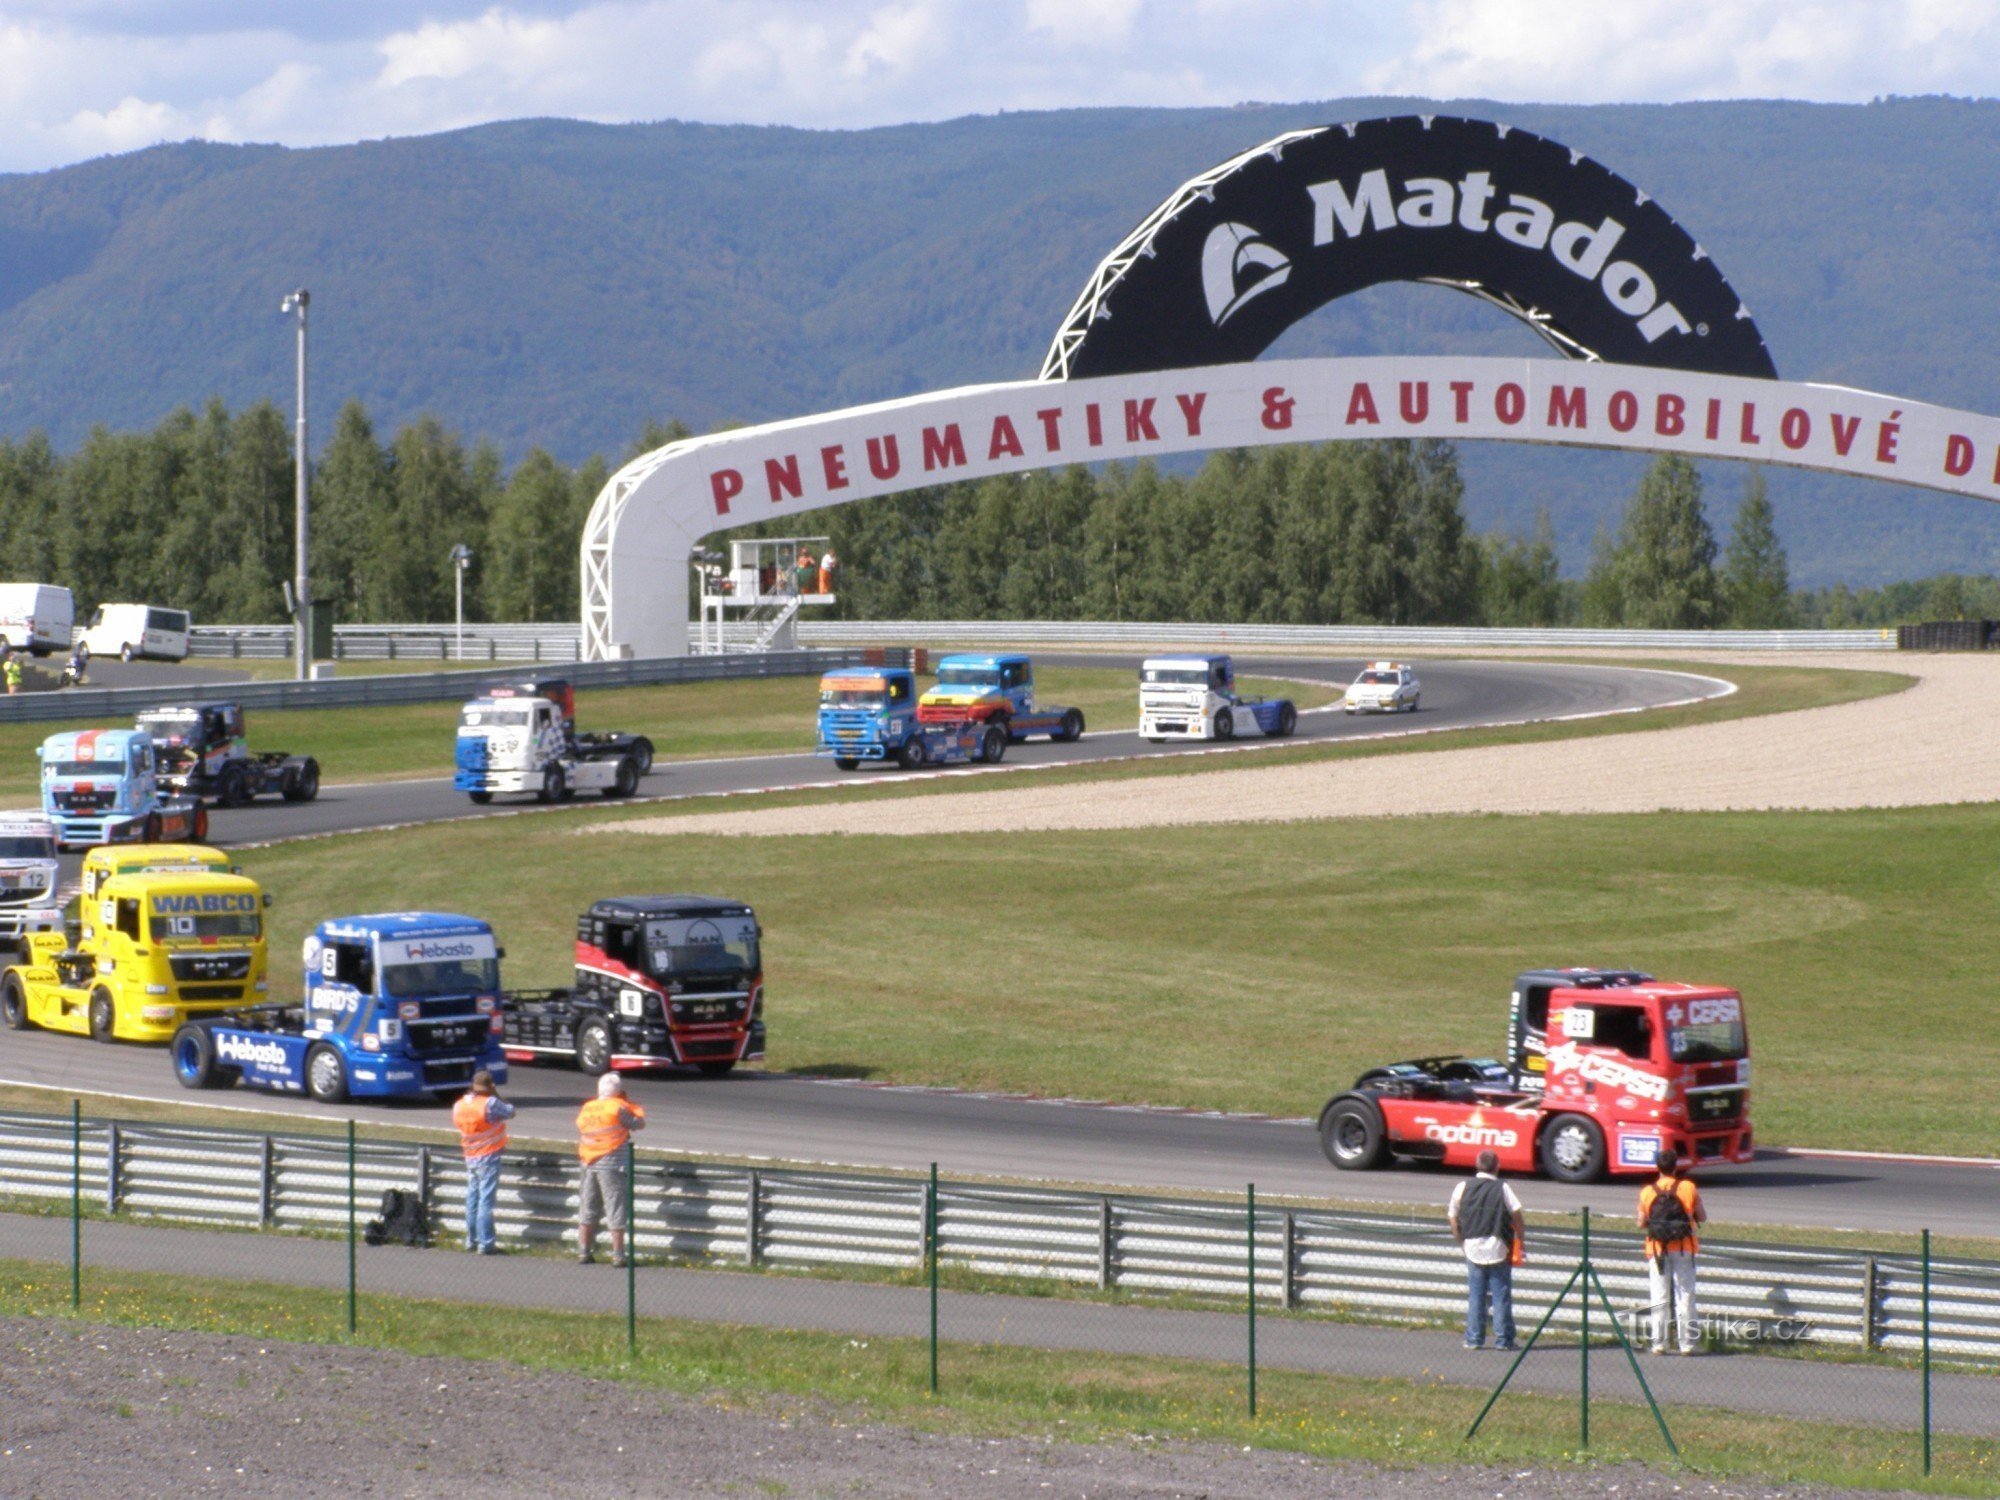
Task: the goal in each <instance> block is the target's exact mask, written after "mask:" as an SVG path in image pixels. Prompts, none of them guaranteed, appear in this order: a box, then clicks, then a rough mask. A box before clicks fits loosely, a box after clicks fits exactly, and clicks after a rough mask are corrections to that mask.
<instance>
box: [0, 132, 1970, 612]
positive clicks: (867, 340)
mask: <svg viewBox="0 0 2000 1500" xmlns="http://www.w3.org/2000/svg"><path fill="white" fill-rule="evenodd" d="M1417 110H1450V111H1451V112H1454V113H1463V114H1470V115H1476V116H1482V117H1489V118H1497V119H1502V120H1506V121H1509V122H1512V123H1514V124H1516V125H1519V126H1522V127H1524V128H1527V129H1531V130H1535V131H1538V132H1541V133H1543V134H1546V135H1550V136H1553V137H1554V138H1556V139H1558V140H1561V141H1564V142H1565V143H1567V144H1569V145H1572V146H1574V147H1577V148H1579V149H1581V150H1583V151H1586V152H1588V153H1590V154H1591V155H1593V156H1595V157H1597V158H1598V159H1599V160H1601V161H1603V162H1605V163H1606V164H1607V165H1609V166H1611V167H1612V168H1613V169H1614V170H1616V171H1618V172H1620V173H1622V174H1623V175H1625V176H1626V177H1628V178H1630V179H1632V180H1633V181H1634V182H1636V183H1638V184H1640V185H1641V186H1642V187H1644V188H1645V189H1646V190H1647V191H1648V192H1650V193H1652V194H1653V196H1655V197H1656V198H1658V199H1659V200H1660V201H1661V202H1662V203H1663V204H1665V205H1666V207H1667V208H1668V210H1669V211H1670V212H1671V213H1673V214H1674V215H1675V216H1676V217H1677V218H1678V219H1680V220H1681V222H1682V223H1683V224H1685V225H1686V226H1688V228H1689V229H1690V230H1691V231H1692V232H1693V233H1694V234H1695V236H1696V238H1697V239H1699V240H1700V241H1701V242H1702V244H1703V245H1704V246H1705V247H1706V248H1707V249H1708V251H1709V252H1710V253H1711V254H1712V255H1713V256H1714V257H1715V258H1716V260H1717V261H1718V263H1719V264H1720V265H1721V266H1722V267H1723V269H1724V270H1725V272H1727V274H1728V275H1729V276H1730V277H1731V279H1732V280H1733V281H1734V283H1735V285H1736V286H1737V288H1738V289H1739V291H1741V292H1742V293H1743V295H1744V296H1745V298H1746V299H1747V300H1748V302H1749V304H1750V306H1751V308H1752V310H1753V311H1754V312H1755V314H1756V315H1757V318H1758V320H1759V323H1760V325H1761V327H1762V329H1763V331H1764V335H1765V337H1766V339H1767V341H1768V342H1769V345H1770V347H1771V349H1772V351H1773V353H1774V355H1775V356H1776V358H1777V361H1778V364H1779V368H1780V371H1781V372H1782V373H1783V374H1784V375H1785V376H1787V377H1788V378H1793V379H1810V380H1822V381H1831V382H1837V383H1841V384H1849V385H1858V386H1864V387H1871V388H1874V389H1879V390H1885V391H1889V392H1892V393H1894V394H1897V395H1903V396H1908V397H1911V398H1915V399H1924V400H1930V401H1938V402H1943V403H1947V404H1951V405H1961V406H1967V407H1972V408H1974V409H1978V410H1983V411H2000V275H1996V274H1995V273H1996V270H2000V201H1996V200H2000V171H1996V170H1995V169H1996V166H2000V103H1996V102H1989V101H1974V102H1967V101H1959V100H1949V99H1915V100H1890V101H1886V102H1878V103H1875V104H1871V105H1866V106H1835V105H1807V104H1787V103H1757V102H1751V103H1723V104H1688V105H1674V106H1599V107H1545V106H1522V105H1500V104H1493V103H1488V102H1480V101H1453V102H1451V103H1449V104H1439V103H1435V102H1433V103H1425V102H1422V101H1413V100H1366V101H1352V100H1349V101H1333V102H1325V103H1319V104H1307V105H1286V106H1263V105H1257V106H1244V107H1239V108H1236V109H1227V110H1221V109H1218V110H1090V111H1073V112H1065V113H1057V114H1016V115H1003V116H998V117H992V118H980V119H965V120H957V121H951V122H947V123H943V124H937V125H912V126H902V127H896V128H892V129H881V130H870V131H859V132H813V131H801V130H790V129H762V128H748V127H719V126H702V125H687V124H679V123H665V124H655V125H632V126H599V125H587V124H579V123H575V122H566V121H552V120H531V121H518V122H513V123H509V124H504V125H493V126H485V127H481V128H478V129H472V130H465V131H458V132H454V133H451V134H446V135H438V136H429V137H423V138H418V139H410V140H399V141H382V142H370V143H364V144H360V145H354V146H343V147H332V148H323V149H315V150H287V149H281V148H277V147H268V146H250V147H231V146H213V145H202V144H186V145H179V146H166V147H159V148H156V149H153V150H149V151H142V152H138V153H135V154H132V155H129V156H123V157H113V158H106V159H103V160H99V161H94V162H89V163H85V164H82V165H79V166H74V167H69V168H65V169H62V170H60V171H54V172H47V173H39V174H33V175H16V176H8V177H0V435H19V434H22V433H25V432H26V431H28V430H30V429H32V428H36V427H42V428H45V429H47V430H48V431H49V432H50V434H51V435H52V436H53V437H54V439H55V440H56V442H57V444H58V445H59V446H62V447H67V446H69V445H71V444H73V443H74V442H75V441H76V440H77V439H78V438H79V437H80V436H81V435H82V433H83V432H84V431H85V430H87V428H88V427H89V426H90V425H91V424H92V423H96V422H103V423H107V424H110V425H112V426H114V427H149V426H151V425H152V424H153V423H155V422H156V421H158V420H159V418H160V417H161V416H162V415H163V414H164V413H165V412H166V411H168V410H169V409H171V408H172V407H174V406H176V405H180V404H183V403H192V402H198V401H199V400H201V399H202V398H204V397H206V396H209V395H211V394H214V395H220V396H221V397H223V398H224V399H225V400H226V401H228V402H229V403H230V404H231V405H232V406H240V405H243V404H247V403H249V402H251V401H254V400H256V399H258V398H259V397H271V398H273V399H276V400H278V401H279V402H280V403H281V404H284V405H286V406H289V397H290V390H291V349H292V345H291V337H290V330H289V324H288V323H287V321H286V320H285V319H284V318H282V317H281V316H280V314H279V311H278V302H279V299H280V297H281V295H282V294H283V293H284V292H285V291H286V290H288V289H290V288H291V287H294V286H298V285H305V286H309V287H310V288H311V289H312V292H313V315H314V332H313V361H314V368H313V379H314V402H313V418H314V422H315V433H316V435H317V436H319V437H322V438H323V437H324V436H325V434H327V433H328V432H329V431H330V427H331V417H332V415H333V412H334V410H335V409H336V407H337V406H338V404H339V403H340V402H341V401H342V400H345V399H347V398H349V397H358V398H360V399H361V400H362V401H363V402H364V403H365V404H366V405H367V406H368V408H369V410H370V411H371V413H372V414H373V415H374V416H375V418H376V420H377V422H378V423H379V424H381V425H382V426H383V427H384V428H388V427H393V426H395V425H397V424H400V423H401V422H403V421H405V420H407V419H409V418H411V417H414V416H416V415H418V414H419V413H423V412H432V413H435V414H436V415H437V416H439V417H440V418H441V419H442V420H443V421H444V422H445V423H447V424H448V425H450V426H452V427H455V428H457V429H458V430H459V431H461V432H462V433H464V434H465V435H466V436H467V437H468V438H472V437H491V438H493V439H495V440H496V441H497V442H498V443H499V444H500V445H501V447H502V449H503V450H504V451H505V452H506V453H507V454H508V455H509V456H510V457H515V456H518V455H519V454H521V453H522V452H524V451H525V450H526V449H527V448H528V447H529V446H531V445H535V444H540V445H542V446H544V447H547V448H549V449H550V450H552V451H553V452H555V453H556V454H557V455H559V456H561V457H563V458H565V459H567V460H571V461H574V460H578V459H581V458H582V457H583V456H585V455H586V454H588V453H591V452H605V453H610V454H616V453H619V452H622V451H623V450H624V449H625V448H626V446H627V445H628V444H629V443H630V442H631V441H632V439H633V437H634V436H635V435H636V434H637V433H638V431H639V430H640V428H641V427H642V425H643V424H644V423H645V422H646V421H647V420H648V419H654V418H661V419H664V418H669V417H678V418H680V419H681V420H683V421H685V422H687V423H688V424H689V425H691V426H693V427H695V428H696V429H697V430H699V429H702V428H704V427H707V426H709V425H711V424H714V423H717V422H724V421H755V420H760V419H765V418H773V417H782V416H790V415H795V414H800V413H805V412H811V411H817V410H822V409H826V408H828V407H831V406H836V405H842V404H847V403H851V402H858V401H865V400H872V399H878V398H882V397H888V396H895V395H900V394H906V393H909V392H914V391H920V390H926V389H932V388H936V387H940V386H946V385H952V384H958V383H962V382H967V381H974V380H986V379H1005V378H1012V377H1021V376H1027V375H1032V374H1033V373H1034V372H1035V370H1036V368H1037V367H1038V365H1039V362H1040V359H1041V355H1042V352H1043V350H1044V348H1045V347H1046V345H1047V342H1048V340H1049V337H1050V335H1051V334H1052V333H1053V331H1054V329H1055V326H1056V324H1057V322H1058V321H1059V320H1060V318H1061V317H1062V315H1063V313H1064V312H1065V311H1066V310H1067V308H1068V305H1069V303H1070V301H1071V300H1072V299H1073V297H1074V296H1075V294H1076V292H1077V290H1078V288H1079V287H1080V286H1081V284H1082V282H1083V280H1084V278H1085V276H1086V275H1087V274H1088V273H1089V271H1090V269H1091V267H1092V266H1093V265H1094V264H1095V263H1096V261H1097V260H1098V259H1099V257H1100V256H1102V254H1103V253H1104V252H1105V251H1106V250H1108V249H1109V248H1110V247H1111V246H1112V245H1113V244H1114V243H1115V242H1116V241H1117V240H1118V238H1119V237H1120V236H1121V235H1122V234H1123V233H1124V231H1125V230H1126V229H1127V228H1129V227H1130V226H1131V225H1132V224H1133V223H1134V222H1135V221H1136V220H1137V219H1138V218H1139V217H1141V216H1142V215H1143V214H1144V213H1145V212H1146V211H1147V210H1149V209H1150V208H1151V207H1152V206H1153V205H1154V204H1155V203H1156V202H1158V201H1159V199H1160V198H1162V197H1163V196H1164V195H1165V194H1166V193H1167V192H1169V191H1170V190H1171V189H1172V188H1173V187H1174V186H1176V185H1177V184H1178V183H1179V182H1181V181H1182V180H1183V179H1185V178H1186V177H1188V176H1190V175H1192V174H1193V173H1194V172H1195V171H1197V170H1199V169H1200V168H1202V167H1204V166H1207V165H1209V164H1211V163H1213V162H1215V161H1217V160H1220V159H1221V158H1223V157H1224V156H1226V155H1229V154H1231V153H1233V152H1235V151H1238V150H1240V149H1242V148H1243V147H1245V146H1246V145H1250V144H1254V143H1255V142H1256V141H1259V140H1261V139H1264V138H1265V137H1267V136H1270V135H1272V134H1275V133H1277V132H1278V131H1280V130H1284V129H1289V128H1293V127H1296V126H1299V125H1302V124H1309V123H1317V122H1325V121H1339V120H1343V119H1351V118H1357V117H1360V116H1362V115H1369V114H1384V113H1403V112H1410V111H1417ZM1541 349H1542V346H1541V345H1540V344H1539V342H1538V341H1535V340H1533V339H1532V338H1531V336H1529V335H1528V334H1527V333H1526V332H1525V331H1524V330H1522V329H1521V328H1520V327H1519V326H1518V325H1515V324H1513V323H1511V322H1509V321H1508V320H1506V319H1505V318H1503V317H1502V316H1501V315H1499V314H1498V313H1495V312H1493V311H1491V310H1490V309H1487V308H1484V307H1482V306H1481V305H1479V304H1477V303H1475V302H1473V301H1472V300H1471V299H1468V298H1463V297H1457V296H1454V295H1452V294H1449V293H1447V292H1443V291H1440V290H1436V289H1433V288H1421V287H1408V288H1394V289H1385V290H1381V291H1378V292H1376V293H1374V294H1370V295H1368V296H1364V297H1361V298H1355V299H1350V300H1349V301H1347V302H1345V303H1342V304H1337V305H1336V306H1334V307H1332V308H1329V309H1326V310H1324V311H1322V312H1321V313H1320V314H1318V315H1317V316H1316V317H1314V318H1313V319H1311V320H1310V321H1309V322H1308V323H1307V324H1306V325H1303V326H1301V327H1300V328H1297V329H1295V330H1293V332H1292V333H1291V334H1289V335H1287V337H1286V339H1285V341H1284V345H1283V351H1284V352H1289V353H1368V352H1376V351H1394V352H1411V353H1427V352H1443V351H1467V352H1508V351H1513V352H1540V351H1541ZM1466 457H1467V465H1466V470H1467V477H1468V482H1469V493H1468V496H1467V509H1468V512H1469V514H1470V515H1471V518H1472V520H1473V522H1474V524H1475V525H1477V526H1480V527H1482V528H1483V527H1489V526H1492V525H1496V524H1507V525H1518V526H1525V525H1526V523H1527V521H1528V519H1529V518H1530V517H1531V516H1532V515H1533V512H1534V510H1535V508H1536V507H1537V506H1539V505H1544V504H1546V505H1548V506H1549V507H1550V509H1551V511H1552V512H1553V514H1554V516H1555V518H1556V522H1557V531H1558V536H1559V540H1560V541H1561V544H1562V547H1563V554H1564V561H1565V564H1566V565H1567V567H1568V568H1569V569H1571V570H1573V571H1574V570H1580V569H1581V567H1582V566H1583V564H1584V561H1585V555H1586V550H1587V547H1588V542H1589V538H1590V534H1591V532H1592V530H1593V529H1594V528H1595V527H1596V525H1597V524H1598V523H1599V521H1600V520H1603V519H1605V518H1608V517H1613V516H1615V514H1616V511H1617V507H1618V505H1619V504H1620V503H1621V502H1622V499H1623V497H1624V496H1625V495H1626V494H1627V493H1629V491H1630V489H1631V487H1632V484H1633V483H1634V482H1635V480H1636V476H1637V473H1638V471H1639V469H1640V467H1641V466H1642V465H1641V463H1640V462H1639V461H1638V460H1633V459H1625V458H1619V457H1616V456H1611V455H1603V454H1586V453H1575V454H1569V453H1556V454H1549V453H1536V452H1530V451H1527V450H1522V449H1506V448H1501V449H1494V450H1479V451H1473V452H1469V453H1468V454H1467V455H1466ZM1709 477H1710V481H1711V499H1712V503H1713V505H1714V508H1715V510H1716V512H1717V524H1718V526H1722V525H1726V523H1727V519H1728V514H1729V512H1730V510H1731V508H1732V507H1733V503H1734V496H1735V493H1736V491H1737V488H1738V485H1739V483H1740V480H1739V478H1738V476H1737V475H1735V474H1733V473H1731V472H1729V471H1728V470H1727V468H1726V467H1724V468H1721V469H1718V470H1717V471H1715V472H1712V473H1711V474H1710V476H1709ZM1770 486H1771V492H1772V497H1773V499H1774V501H1775V502H1776V504H1777V506H1778V514H1779V521H1780V526H1781V530H1782V532H1783V535H1784V538H1785V541H1786V543H1787V545H1788V546H1789V547H1790V549H1791V552H1792V559H1793V565H1794V568H1793V572H1794V578H1795V579H1796V580H1797V581H1798V582H1800V583H1807V584H1810V583H1816V582H1822V581H1831V580H1835V579H1845V580H1848V581H1852V582H1872V581H1878V580H1881V579H1884V578H1892V577H1902V576H1913V575H1917V574H1923V573H1930V572H1936V571H1940V570H1944V569H1957V570H1962V571H1987V570H1996V569H2000V514H1996V513H1995V512H1993V511H1992V510H1991V509H1990V508H1989V507H1987V506H1985V505H1984V504H1982V503H1980V502H1976V501H1969V500H1952V499H1949V498H1946V497H1942V496H1926V495H1923V494H1921V493H1912V492H1899V491H1895V490H1891V489H1889V488H1886V487H1882V486H1875V485H1867V484H1864V483H1862V482H1859V481H1837V480H1832V479H1820V478H1817V477H1812V476H1794V475H1788V474H1783V473H1773V474H1772V475H1771V476H1770Z"/></svg>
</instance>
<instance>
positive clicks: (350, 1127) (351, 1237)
mask: <svg viewBox="0 0 2000 1500" xmlns="http://www.w3.org/2000/svg"><path fill="white" fill-rule="evenodd" d="M354 1152H355V1146H354V1121H353V1120H352V1119H351V1118H350V1119H349V1120H348V1122H347V1332H348V1334H349V1335H350V1336H351V1335H352V1334H353V1333H354V1328H355V1323H356V1322H357V1318H356V1313H357V1310H358V1309H357V1308H356V1306H355V1303H356V1296H355V1293H356V1291H357V1289H358V1287H359V1280H358V1272H359V1268H358V1267H357V1265H356V1264H355V1258H354V1246H355V1241H356V1239H357V1235H356V1234H355V1227H354V1225H355V1214H354Z"/></svg>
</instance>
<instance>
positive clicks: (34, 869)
mask: <svg viewBox="0 0 2000 1500" xmlns="http://www.w3.org/2000/svg"><path fill="white" fill-rule="evenodd" d="M56 855H57V851H56V825H55V824H54V823H52V822H50V821H49V820H48V819H47V818H35V817H9V818H0V954H24V953H26V952H27V947H28V934H29V933H31V932H56V931H59V930H60V929H61V927H62V906H61V903H60V900H59V895H60V893H59V892H58V890H57V884H58V881H59V879H60V870H61V866H60V865H59V864H58V863H57V858H56Z"/></svg>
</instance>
